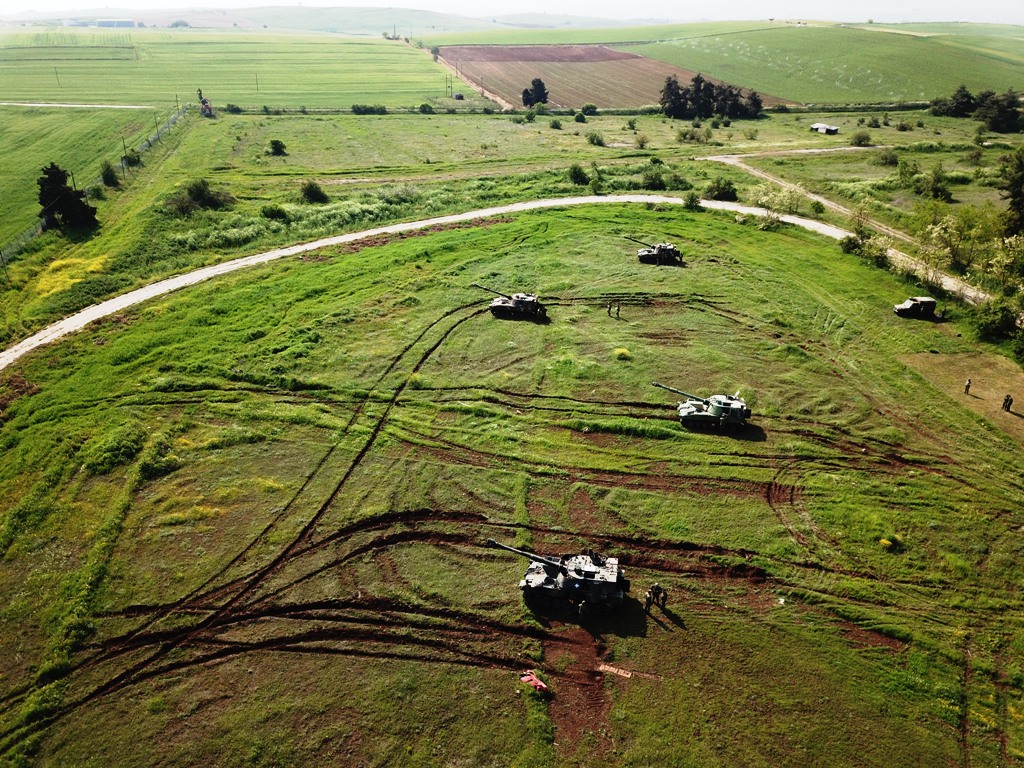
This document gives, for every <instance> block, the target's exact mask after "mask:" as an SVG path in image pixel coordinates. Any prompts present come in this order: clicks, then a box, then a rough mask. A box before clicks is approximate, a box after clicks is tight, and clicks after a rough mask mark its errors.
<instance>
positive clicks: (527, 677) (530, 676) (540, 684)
mask: <svg viewBox="0 0 1024 768" xmlns="http://www.w3.org/2000/svg"><path fill="white" fill-rule="evenodd" d="M519 679H520V681H522V682H524V683H529V685H530V686H531V687H532V688H533V689H534V690H535V691H540V692H541V693H548V692H549V691H548V686H547V684H546V683H545V682H544V681H543V680H541V679H540V678H539V677H537V673H536V672H534V671H533V670H532V669H528V670H526V671H525V672H523V674H521V675H520V676H519Z"/></svg>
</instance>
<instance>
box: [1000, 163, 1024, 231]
mask: <svg viewBox="0 0 1024 768" xmlns="http://www.w3.org/2000/svg"><path fill="white" fill-rule="evenodd" d="M999 175H1000V177H1001V178H1002V180H1003V182H1002V184H1000V185H999V189H1000V190H1002V191H1001V193H1000V194H1001V196H1002V197H1003V199H1004V200H1006V201H1007V202H1008V203H1009V206H1008V207H1007V210H1006V215H1005V218H1004V223H1003V234H1005V235H1006V236H1007V237H1012V236H1013V235H1021V234H1024V146H1021V147H1017V150H1016V151H1015V152H1014V153H1013V154H1011V155H1007V156H1006V157H1005V158H1003V164H1002V167H1001V168H1000V169H999Z"/></svg>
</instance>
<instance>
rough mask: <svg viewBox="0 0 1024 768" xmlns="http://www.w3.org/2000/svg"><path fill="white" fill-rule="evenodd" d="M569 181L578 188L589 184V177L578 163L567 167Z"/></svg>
mask: <svg viewBox="0 0 1024 768" xmlns="http://www.w3.org/2000/svg"><path fill="white" fill-rule="evenodd" d="M569 181H570V182H571V183H573V184H575V185H576V186H578V187H583V186H586V185H587V184H589V183H590V177H589V176H588V175H587V172H586V171H584V170H583V167H582V166H581V165H580V164H579V163H573V164H572V165H570V166H569Z"/></svg>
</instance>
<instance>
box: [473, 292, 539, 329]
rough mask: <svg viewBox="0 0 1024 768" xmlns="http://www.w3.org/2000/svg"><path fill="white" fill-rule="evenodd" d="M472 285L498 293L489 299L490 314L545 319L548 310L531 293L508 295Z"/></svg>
mask: <svg viewBox="0 0 1024 768" xmlns="http://www.w3.org/2000/svg"><path fill="white" fill-rule="evenodd" d="M472 285H473V287H474V288H481V289H483V290H485V291H489V292H490V293H496V294H497V295H498V298H496V299H493V300H492V301H491V314H492V315H494V316H495V317H500V318H502V319H506V320H537V321H544V320H547V317H548V311H547V310H546V309H545V308H544V305H543V304H541V303H540V300H539V299H538V298H537V297H536V296H535V295H534V294H532V293H513V294H512V295H509V294H507V293H502V292H501V291H496V290H494V289H493V288H488V287H487V286H484V285H480V284H479V283H473V284H472Z"/></svg>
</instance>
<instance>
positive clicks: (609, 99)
mask: <svg viewBox="0 0 1024 768" xmlns="http://www.w3.org/2000/svg"><path fill="white" fill-rule="evenodd" d="M440 53H441V57H442V58H443V59H444V60H445V61H446V62H447V63H448V64H449V65H450V66H451V67H453V68H454V69H455V70H456V72H457V73H458V74H459V76H460V77H462V78H463V79H465V80H469V81H471V82H472V83H474V84H475V85H477V86H479V87H481V88H483V89H485V90H486V91H487V92H489V93H493V94H495V95H497V96H498V97H500V98H501V99H502V100H504V101H506V102H507V103H509V104H510V105H512V106H522V99H521V95H522V92H523V88H526V87H529V85H530V82H531V81H532V80H533V79H534V78H536V77H539V78H540V79H541V80H543V81H544V84H545V86H547V89H548V92H549V94H550V101H549V102H548V105H549V106H551V107H554V108H569V107H572V108H577V109H578V108H579V107H580V106H581V105H583V104H586V103H588V102H589V103H592V104H595V105H596V106H598V107H600V108H602V109H614V108H636V107H641V106H644V105H651V104H654V105H656V104H657V103H658V100H659V98H660V97H661V89H662V87H663V86H664V85H665V78H667V77H669V76H671V75H675V76H676V77H677V78H678V79H679V81H680V82H681V83H686V82H689V81H690V80H691V79H692V78H693V76H694V75H696V74H697V73H696V72H694V71H692V70H688V69H683V68H680V67H678V66H673V65H668V64H665V63H664V62H661V61H657V60H655V59H649V58H646V57H643V56H640V55H638V54H635V53H629V52H625V51H615V50H612V49H611V48H608V47H606V46H603V45H525V46H503V45H493V46H446V47H443V48H441V49H440ZM733 84H734V85H737V84H736V83H733ZM738 85H742V84H738ZM763 101H764V103H765V105H766V106H771V105H772V104H777V103H779V101H780V100H779V99H776V98H773V97H770V96H763Z"/></svg>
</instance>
